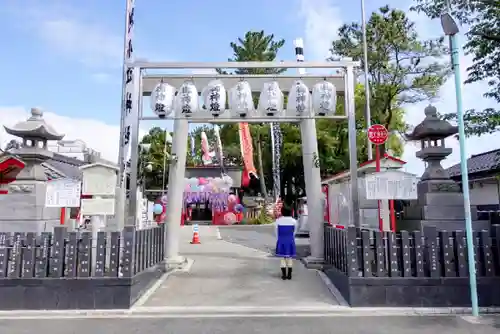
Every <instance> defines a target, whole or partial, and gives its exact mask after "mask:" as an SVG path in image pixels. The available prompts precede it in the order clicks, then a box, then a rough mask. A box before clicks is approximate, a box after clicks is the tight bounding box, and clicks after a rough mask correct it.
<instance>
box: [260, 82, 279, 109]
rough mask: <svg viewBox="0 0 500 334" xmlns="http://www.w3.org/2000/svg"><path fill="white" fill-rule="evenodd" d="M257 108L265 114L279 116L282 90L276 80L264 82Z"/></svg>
mask: <svg viewBox="0 0 500 334" xmlns="http://www.w3.org/2000/svg"><path fill="white" fill-rule="evenodd" d="M259 110H262V111H263V112H264V114H265V115H266V116H269V117H272V116H279V115H280V114H281V113H282V112H283V92H282V91H281V89H280V86H279V84H278V82H277V81H272V82H266V83H264V87H263V88H262V92H261V93H260V97H259Z"/></svg>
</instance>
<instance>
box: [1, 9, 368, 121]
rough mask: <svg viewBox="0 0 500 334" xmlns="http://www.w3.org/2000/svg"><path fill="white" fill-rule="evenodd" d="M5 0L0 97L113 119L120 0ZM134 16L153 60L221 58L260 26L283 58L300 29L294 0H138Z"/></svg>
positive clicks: (350, 12)
mask: <svg viewBox="0 0 500 334" xmlns="http://www.w3.org/2000/svg"><path fill="white" fill-rule="evenodd" d="M4 1H5V0H4ZM8 3H9V5H8V6H7V8H6V9H3V10H2V11H3V13H2V14H3V15H2V17H4V18H6V19H4V20H2V21H1V22H0V29H1V31H3V32H4V38H7V40H4V42H3V45H9V47H8V49H7V50H6V51H7V52H2V53H1V54H0V61H1V62H2V64H11V66H6V67H5V69H4V73H3V76H4V77H8V78H9V80H8V81H4V82H2V83H0V100H1V101H2V104H4V105H17V104H18V103H19V101H23V103H24V104H27V105H41V106H43V107H44V108H46V109H47V110H52V111H54V112H57V113H58V114H61V115H67V116H74V117H81V116H82V115H85V116H86V117H96V118H99V119H101V120H103V121H105V122H107V123H117V121H118V119H119V114H118V113H119V104H120V80H121V77H120V76H121V72H120V62H121V48H122V37H121V34H122V31H123V24H124V23H123V20H124V15H123V13H124V6H125V1H124V0H120V1H118V0H113V1H102V0H101V1H97V0H86V1H74V0H68V1H53V0H39V1H30V0H17V1H10V2H9V1H8ZM42 4H43V5H42ZM343 9H345V10H343V11H342V14H343V18H344V19H346V20H348V19H351V18H352V19H356V18H357V16H359V15H358V8H350V6H346V7H345V8H343ZM5 14H6V15H5ZM135 20H136V29H135V34H134V46H135V51H136V53H135V55H136V57H141V58H147V59H151V60H181V61H220V60H223V61H224V60H226V59H227V58H228V57H230V56H231V51H230V48H229V42H231V41H233V40H235V39H236V38H237V37H239V36H242V35H244V33H245V32H246V31H248V30H261V29H263V30H265V31H268V32H272V33H274V34H275V35H276V36H277V37H280V38H285V39H286V40H287V41H288V43H287V45H286V47H285V48H284V49H283V52H282V54H280V57H281V58H282V59H294V57H295V56H294V50H293V45H292V41H293V39H294V38H296V37H299V36H303V34H304V17H303V16H302V15H301V12H300V1H294V0H273V1H268V0H253V1H237V2H236V1H228V0H218V1H196V0H194V1H180V0H177V1H160V0H147V1H145V0H137V1H136V17H135ZM86 29H88V31H85V30H86ZM78 34H81V35H87V37H84V36H80V37H79V38H78V36H75V35H78ZM78 39H81V40H80V41H78ZM65 43H66V45H63V44H65ZM100 43H102V45H99V44H100ZM306 52H307V51H306ZM310 56H311V55H310ZM48 81H50V84H47V83H48ZM12 85H14V86H17V85H22V87H29V89H26V88H25V89H12Z"/></svg>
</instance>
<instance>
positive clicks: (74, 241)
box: [65, 232, 80, 278]
mask: <svg viewBox="0 0 500 334" xmlns="http://www.w3.org/2000/svg"><path fill="white" fill-rule="evenodd" d="M79 243H80V240H78V232H69V235H68V252H67V253H66V260H65V261H66V268H67V273H66V275H67V276H68V277H70V278H75V277H77V276H78V272H77V270H78V263H77V257H78V255H77V254H78V248H79V247H78V244H79Z"/></svg>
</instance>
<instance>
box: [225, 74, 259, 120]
mask: <svg viewBox="0 0 500 334" xmlns="http://www.w3.org/2000/svg"><path fill="white" fill-rule="evenodd" d="M229 108H230V109H231V111H234V112H236V114H237V115H238V116H240V117H247V116H248V115H249V114H252V113H254V112H255V106H254V104H253V98H252V89H251V88H250V84H249V83H248V81H240V82H238V83H237V84H236V86H234V87H233V88H231V89H230V90H229Z"/></svg>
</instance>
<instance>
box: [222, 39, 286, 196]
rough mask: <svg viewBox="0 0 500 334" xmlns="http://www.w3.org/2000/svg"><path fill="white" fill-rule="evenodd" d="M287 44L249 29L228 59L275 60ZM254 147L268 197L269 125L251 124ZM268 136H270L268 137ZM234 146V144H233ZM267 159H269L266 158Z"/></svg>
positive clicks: (256, 70) (264, 71) (270, 70)
mask: <svg viewBox="0 0 500 334" xmlns="http://www.w3.org/2000/svg"><path fill="white" fill-rule="evenodd" d="M284 45H285V40H284V39H280V40H278V41H275V39H274V34H270V35H267V34H266V33H265V32H264V30H261V31H248V32H247V33H246V34H245V37H243V38H241V37H240V38H238V39H237V41H236V42H231V43H230V44H229V46H230V47H231V49H232V50H233V57H232V58H229V59H228V61H238V62H243V61H274V60H276V57H277V55H278V52H279V50H280V49H281V48H282V47H283V46H284ZM284 71H286V69H276V68H239V69H236V70H235V71H234V72H227V71H224V70H222V69H217V72H218V73H219V74H236V75H245V74H250V75H252V74H253V75H256V74H280V73H283V72H284ZM250 131H251V133H252V138H253V140H254V143H253V144H254V147H255V152H256V161H257V168H258V173H259V179H260V185H261V192H262V195H263V196H264V197H267V187H266V173H265V167H266V166H265V163H264V161H265V159H264V157H263V154H264V153H263V152H264V148H263V146H264V145H265V143H268V142H269V140H265V139H266V136H268V135H269V125H266V124H253V125H251V126H250ZM267 138H268V137H267ZM233 147H234V146H233ZM266 160H267V159H266Z"/></svg>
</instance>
